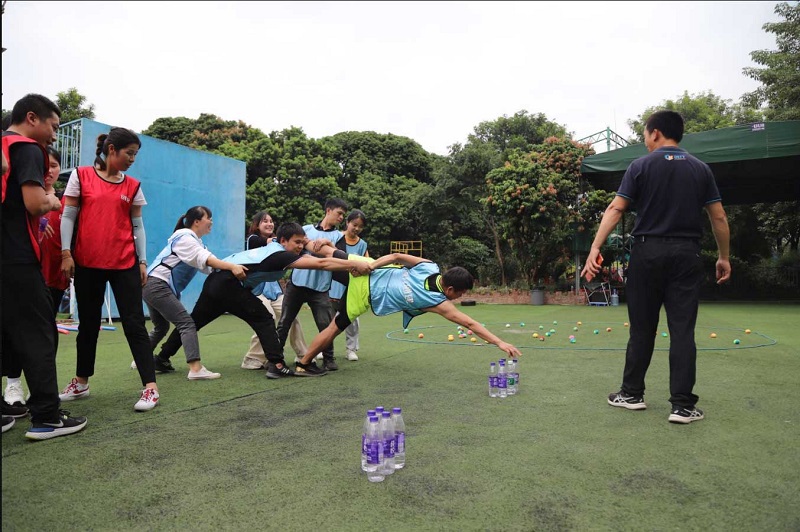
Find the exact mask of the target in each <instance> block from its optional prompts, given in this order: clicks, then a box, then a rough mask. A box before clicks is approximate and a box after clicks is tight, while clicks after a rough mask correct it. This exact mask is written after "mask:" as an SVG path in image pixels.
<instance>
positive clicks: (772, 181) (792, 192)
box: [581, 120, 800, 205]
mask: <svg viewBox="0 0 800 532" xmlns="http://www.w3.org/2000/svg"><path fill="white" fill-rule="evenodd" d="M680 146H681V148H683V149H685V150H686V151H688V152H689V153H691V154H692V155H694V156H695V157H697V158H698V159H700V160H701V161H703V162H705V163H706V164H708V165H709V166H710V167H711V170H712V171H713V172H714V177H715V178H716V180H717V187H719V191H720V194H721V195H722V202H723V203H724V204H726V205H735V204H750V203H761V202H763V203H773V202H776V201H792V200H795V201H797V200H800V120H789V121H784V122H758V123H755V124H746V125H742V126H734V127H727V128H724V129H715V130H712V131H704V132H702V133H690V134H687V135H684V136H683V140H682V141H681V143H680ZM646 154H647V149H646V148H645V145H644V144H633V145H630V146H626V147H625V148H620V149H618V150H612V151H608V152H605V153H598V154H597V155H592V156H589V157H587V158H586V159H584V160H583V164H582V165H581V173H582V174H583V177H584V178H585V179H587V180H588V181H589V182H590V183H591V184H592V185H593V186H594V187H595V188H600V189H603V190H613V191H616V190H617V189H618V188H619V184H620V181H622V176H623V174H624V173H625V170H627V168H628V165H630V163H631V161H633V160H634V159H637V158H639V157H641V156H643V155H646Z"/></svg>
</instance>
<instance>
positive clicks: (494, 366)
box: [489, 358, 519, 399]
mask: <svg viewBox="0 0 800 532" xmlns="http://www.w3.org/2000/svg"><path fill="white" fill-rule="evenodd" d="M518 364H519V362H517V359H515V358H512V359H510V360H508V361H507V360H506V359H505V358H501V359H500V360H499V361H497V363H495V362H491V363H490V364H489V397H497V398H500V399H505V398H506V397H508V396H509V395H516V393H517V391H518V390H519V367H518Z"/></svg>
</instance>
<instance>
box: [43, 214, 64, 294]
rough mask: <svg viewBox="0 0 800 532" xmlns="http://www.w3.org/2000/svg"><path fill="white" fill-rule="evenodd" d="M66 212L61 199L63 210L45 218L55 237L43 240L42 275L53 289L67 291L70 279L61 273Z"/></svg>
mask: <svg viewBox="0 0 800 532" xmlns="http://www.w3.org/2000/svg"><path fill="white" fill-rule="evenodd" d="M63 211H64V198H61V210H60V211H50V212H48V213H47V214H46V215H45V217H46V218H47V225H49V226H50V227H52V228H53V236H51V237H50V238H42V242H41V244H40V245H41V247H42V275H43V276H44V283H45V284H46V285H47V286H50V287H52V288H58V289H59V290H66V289H67V287H68V286H69V279H67V277H66V276H65V275H64V274H63V273H62V272H61V214H62V212H63Z"/></svg>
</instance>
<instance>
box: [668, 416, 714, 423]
mask: <svg viewBox="0 0 800 532" xmlns="http://www.w3.org/2000/svg"><path fill="white" fill-rule="evenodd" d="M703 418H705V416H700V417H683V416H676V415H675V414H670V415H669V418H667V419H668V420H669V422H670V423H680V424H681V425H688V424H689V423H691V422H692V421H700V420H701V419H703Z"/></svg>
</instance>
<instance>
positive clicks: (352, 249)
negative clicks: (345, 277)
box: [328, 238, 367, 299]
mask: <svg viewBox="0 0 800 532" xmlns="http://www.w3.org/2000/svg"><path fill="white" fill-rule="evenodd" d="M336 247H337V248H339V249H341V250H342V251H344V252H345V253H347V255H348V256H349V255H359V256H361V257H363V256H364V255H366V253H367V242H366V241H365V240H364V239H363V238H359V239H358V242H356V243H355V245H353V246H351V245H350V244H348V243H347V239H346V238H342V239H341V240H339V241H338V242H337V243H336ZM344 289H345V286H344V285H343V284H342V283H340V282H339V281H337V280H335V279H334V280H333V281H331V289H330V291H329V292H328V296H329V297H330V298H332V299H341V298H342V295H343V294H344Z"/></svg>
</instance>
